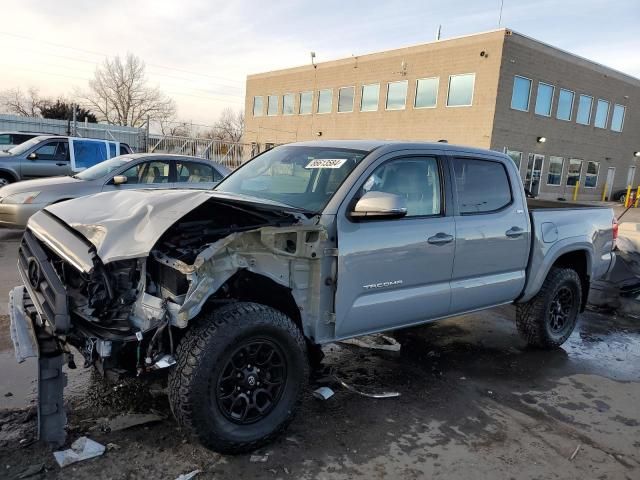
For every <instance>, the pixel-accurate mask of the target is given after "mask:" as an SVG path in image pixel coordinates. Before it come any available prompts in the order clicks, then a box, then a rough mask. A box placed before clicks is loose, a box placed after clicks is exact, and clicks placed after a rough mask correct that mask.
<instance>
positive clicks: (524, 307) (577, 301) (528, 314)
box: [516, 267, 582, 349]
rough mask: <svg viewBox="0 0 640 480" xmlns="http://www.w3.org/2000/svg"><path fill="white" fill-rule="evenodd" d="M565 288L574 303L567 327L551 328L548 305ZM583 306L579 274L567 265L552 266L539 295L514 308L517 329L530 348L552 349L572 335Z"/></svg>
mask: <svg viewBox="0 0 640 480" xmlns="http://www.w3.org/2000/svg"><path fill="white" fill-rule="evenodd" d="M565 288H568V289H569V290H570V291H571V293H572V295H573V305H572V306H571V308H570V312H569V315H568V318H567V324H566V326H565V327H564V328H563V329H562V330H561V331H558V332H554V331H553V329H552V328H551V323H552V320H551V313H550V308H551V306H552V302H554V299H555V298H556V295H558V292H559V291H560V290H561V289H565ZM580 305H582V286H581V282H580V277H579V276H578V274H577V273H576V271H575V270H572V269H570V268H559V267H552V268H551V270H550V271H549V273H548V274H547V278H546V279H545V281H544V283H543V284H542V288H540V291H539V292H538V294H537V295H536V296H535V297H533V298H532V299H531V300H529V301H528V302H526V303H519V304H517V307H516V326H517V327H518V332H519V333H520V335H522V337H523V338H524V339H525V340H526V341H527V343H528V344H529V345H530V346H532V347H537V348H543V349H552V348H557V347H559V346H560V345H562V344H563V343H564V342H565V341H566V340H567V339H568V338H569V336H570V335H571V333H572V332H573V329H574V328H575V326H576V323H577V321H578V313H579V311H580Z"/></svg>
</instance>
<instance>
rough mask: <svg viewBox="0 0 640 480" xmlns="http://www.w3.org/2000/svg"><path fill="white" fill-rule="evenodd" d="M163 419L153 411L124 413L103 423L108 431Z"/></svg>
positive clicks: (163, 418)
mask: <svg viewBox="0 0 640 480" xmlns="http://www.w3.org/2000/svg"><path fill="white" fill-rule="evenodd" d="M165 419H166V417H163V416H161V415H158V414H155V413H124V414H121V415H118V416H116V417H113V418H112V419H110V420H109V421H108V422H107V423H106V424H105V430H106V431H108V432H118V431H120V430H126V429H127V428H131V427H137V426H140V425H144V424H147V423H153V422H161V421H162V420H165Z"/></svg>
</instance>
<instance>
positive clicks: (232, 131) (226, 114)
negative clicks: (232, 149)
mask: <svg viewBox="0 0 640 480" xmlns="http://www.w3.org/2000/svg"><path fill="white" fill-rule="evenodd" d="M243 134H244V112H242V110H239V111H237V112H234V111H233V109H231V108H229V107H227V108H225V109H224V110H223V111H222V113H221V114H220V118H219V119H218V121H217V122H216V123H214V124H213V129H212V130H211V131H209V132H208V136H209V138H214V139H216V140H222V141H225V142H233V143H238V142H240V140H242V135H243Z"/></svg>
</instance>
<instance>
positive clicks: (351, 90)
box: [338, 87, 356, 112]
mask: <svg viewBox="0 0 640 480" xmlns="http://www.w3.org/2000/svg"><path fill="white" fill-rule="evenodd" d="M355 94H356V87H342V88H341V89H340V90H338V111H339V112H353V97H354V96H355Z"/></svg>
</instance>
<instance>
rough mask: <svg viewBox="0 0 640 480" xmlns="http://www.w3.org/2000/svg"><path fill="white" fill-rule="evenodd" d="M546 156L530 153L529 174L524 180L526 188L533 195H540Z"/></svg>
mask: <svg viewBox="0 0 640 480" xmlns="http://www.w3.org/2000/svg"><path fill="white" fill-rule="evenodd" d="M543 163H544V155H538V154H537V153H530V154H529V160H528V161H527V174H526V176H525V179H524V187H525V188H526V189H527V190H529V191H530V192H531V193H532V194H533V195H538V193H540V178H541V177H542V164H543Z"/></svg>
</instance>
